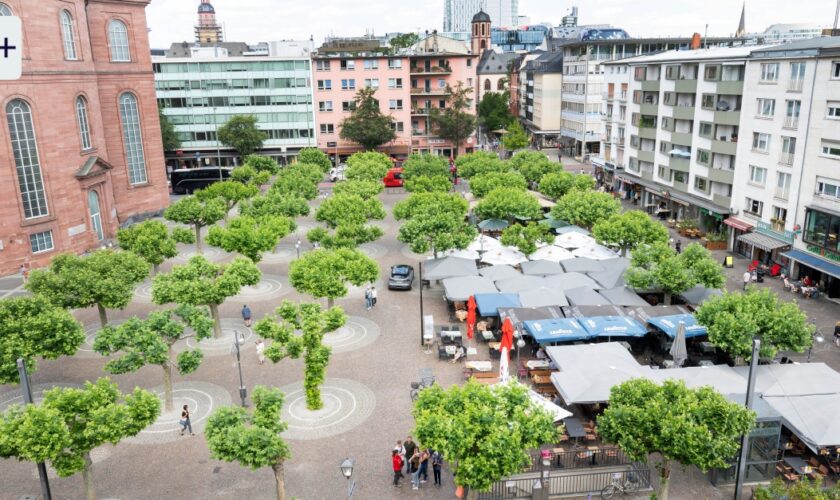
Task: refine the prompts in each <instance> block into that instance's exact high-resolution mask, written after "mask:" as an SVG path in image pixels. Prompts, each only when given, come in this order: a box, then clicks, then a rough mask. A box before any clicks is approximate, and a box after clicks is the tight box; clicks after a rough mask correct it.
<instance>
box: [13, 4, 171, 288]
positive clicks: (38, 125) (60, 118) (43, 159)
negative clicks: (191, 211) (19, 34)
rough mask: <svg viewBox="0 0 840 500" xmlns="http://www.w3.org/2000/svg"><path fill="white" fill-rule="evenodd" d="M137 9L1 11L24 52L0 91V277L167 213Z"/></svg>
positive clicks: (22, 7)
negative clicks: (18, 28) (11, 20)
mask: <svg viewBox="0 0 840 500" xmlns="http://www.w3.org/2000/svg"><path fill="white" fill-rule="evenodd" d="M148 3H149V2H148V0H122V1H115V0H108V1H105V0H101V1H100V0H74V1H58V0H37V1H36V0H2V1H0V15H15V16H19V17H20V18H21V19H22V20H23V37H24V40H25V41H26V42H27V43H25V44H24V48H23V51H24V53H23V76H22V78H21V79H20V80H17V81H4V82H0V99H2V106H3V108H2V109H3V112H4V115H5V119H3V120H2V121H0V136H2V140H0V169H3V170H4V171H5V178H6V182H4V183H2V185H0V196H2V198H3V199H5V200H7V202H5V203H3V204H2V205H0V227H2V230H0V275H2V274H10V273H14V272H17V271H18V270H19V268H20V266H22V265H27V266H32V267H41V266H45V265H47V264H48V263H49V261H50V260H51V259H52V257H53V256H55V255H56V254H58V253H59V252H78V253H80V252H84V251H87V250H89V249H92V248H95V247H97V246H99V245H101V244H102V243H103V241H104V240H107V239H109V238H112V237H114V235H115V233H116V231H117V229H118V228H119V227H120V225H122V224H126V223H130V222H132V221H135V220H138V219H141V218H144V217H148V216H151V215H154V214H158V213H160V212H161V210H162V209H163V208H165V207H166V206H167V204H168V203H169V194H168V188H167V184H166V171H165V169H164V166H163V165H164V163H163V150H162V149H163V148H162V144H161V139H160V124H159V121H158V114H157V105H156V102H155V98H154V78H153V75H152V71H151V59H150V57H151V56H150V55H149V54H150V51H149V41H148V37H147V29H146V15H145V7H146V5H147V4H148ZM35 40H37V43H35ZM57 74H61V78H57V77H56V75H57Z"/></svg>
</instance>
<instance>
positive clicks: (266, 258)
mask: <svg viewBox="0 0 840 500" xmlns="http://www.w3.org/2000/svg"><path fill="white" fill-rule="evenodd" d="M311 248H312V245H310V244H309V243H306V242H305V241H302V242H301V244H300V253H301V255H303V252H304V251H306V250H309V249H311ZM295 257H297V249H295V244H294V243H290V244H286V243H283V244H281V245H277V247H276V248H275V250H274V251H273V252H266V253H264V254H263V255H262V260H260V264H263V263H265V264H280V263H283V262H289V261H291V260H293V259H294V258H295Z"/></svg>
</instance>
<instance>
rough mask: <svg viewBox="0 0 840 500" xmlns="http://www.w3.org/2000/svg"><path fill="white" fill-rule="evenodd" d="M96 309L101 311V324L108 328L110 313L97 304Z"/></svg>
mask: <svg viewBox="0 0 840 500" xmlns="http://www.w3.org/2000/svg"><path fill="white" fill-rule="evenodd" d="M96 307H97V308H98V309H99V322H100V323H102V328H105V327H106V326H108V311H106V310H105V308H104V307H103V306H102V304H96Z"/></svg>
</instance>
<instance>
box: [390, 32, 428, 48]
mask: <svg viewBox="0 0 840 500" xmlns="http://www.w3.org/2000/svg"><path fill="white" fill-rule="evenodd" d="M419 41H420V36H419V35H418V34H417V33H400V34H399V35H396V36H393V37H391V40H390V41H389V42H388V43H390V44H391V47H392V48H394V49H407V48H409V47H411V46H412V45H414V44H415V43H417V42H419Z"/></svg>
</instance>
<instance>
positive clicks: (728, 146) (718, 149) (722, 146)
mask: <svg viewBox="0 0 840 500" xmlns="http://www.w3.org/2000/svg"><path fill="white" fill-rule="evenodd" d="M737 150H738V143H737V142H735V141H720V140H717V139H715V140H713V141H712V153H720V154H725V155H732V156H735V152H736V151H737Z"/></svg>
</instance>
